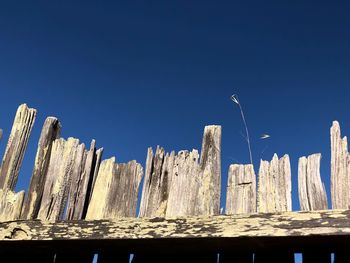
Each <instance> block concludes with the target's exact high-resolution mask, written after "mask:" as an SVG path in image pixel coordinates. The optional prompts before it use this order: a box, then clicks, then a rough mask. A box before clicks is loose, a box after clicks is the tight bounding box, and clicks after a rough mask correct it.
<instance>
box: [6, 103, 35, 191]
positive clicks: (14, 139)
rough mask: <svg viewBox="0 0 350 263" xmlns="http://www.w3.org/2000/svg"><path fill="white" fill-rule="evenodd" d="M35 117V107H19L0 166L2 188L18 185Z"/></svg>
mask: <svg viewBox="0 0 350 263" xmlns="http://www.w3.org/2000/svg"><path fill="white" fill-rule="evenodd" d="M35 117H36V110H35V109H31V108H28V107H27V105H26V104H22V105H20V106H19V107H18V109H17V112H16V116H15V120H14V122H13V126H12V130H11V133H10V137H9V139H8V142H7V145H6V150H5V154H4V157H3V159H2V163H1V167H0V189H10V190H14V188H15V186H16V183H17V179H18V174H19V170H20V168H21V165H22V161H23V157H24V153H25V151H26V148H27V144H28V140H29V135H30V133H31V131H32V128H33V125H34V121H35Z"/></svg>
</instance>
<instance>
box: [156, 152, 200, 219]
mask: <svg viewBox="0 0 350 263" xmlns="http://www.w3.org/2000/svg"><path fill="white" fill-rule="evenodd" d="M169 170H170V169H169ZM199 176H200V166H199V154H198V151H197V150H192V151H191V152H189V151H180V152H179V153H178V154H177V155H176V156H175V158H174V162H173V168H172V174H171V181H170V187H169V194H168V200H166V201H167V205H166V208H167V209H166V217H172V216H185V215H194V214H195V213H196V210H195V207H196V204H197V203H198V202H197V198H198V193H199ZM152 216H155V215H152Z"/></svg>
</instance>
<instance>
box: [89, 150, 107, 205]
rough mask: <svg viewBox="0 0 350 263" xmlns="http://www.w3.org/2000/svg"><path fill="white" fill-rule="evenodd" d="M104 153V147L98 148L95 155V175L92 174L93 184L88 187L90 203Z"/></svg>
mask: <svg viewBox="0 0 350 263" xmlns="http://www.w3.org/2000/svg"><path fill="white" fill-rule="evenodd" d="M102 155H103V148H100V149H97V151H96V154H95V156H94V161H93V162H94V173H93V176H92V182H91V184H90V183H89V186H88V187H90V189H88V192H89V200H88V203H90V200H91V196H92V190H93V189H94V186H95V182H96V178H97V174H98V171H99V169H100V164H101V160H102Z"/></svg>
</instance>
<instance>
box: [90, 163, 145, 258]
mask: <svg viewBox="0 0 350 263" xmlns="http://www.w3.org/2000/svg"><path fill="white" fill-rule="evenodd" d="M142 175H143V169H142V166H141V165H140V164H139V163H137V162H136V161H130V162H128V163H126V164H124V163H123V164H118V163H115V157H112V158H110V159H108V160H104V161H102V162H101V165H100V168H99V172H98V175H97V178H96V181H95V185H94V187H93V192H92V195H91V200H90V203H89V207H88V210H87V214H86V219H87V220H89V219H115V218H120V217H135V216H136V205H137V196H138V190H139V185H140V182H141V179H142ZM117 259H118V262H129V254H125V253H118V252H117V251H115V250H113V251H111V250H105V251H101V252H100V253H99V255H98V263H109V262H114V261H116V260H117Z"/></svg>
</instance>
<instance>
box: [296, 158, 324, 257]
mask: <svg viewBox="0 0 350 263" xmlns="http://www.w3.org/2000/svg"><path fill="white" fill-rule="evenodd" d="M320 164H321V154H313V155H310V156H308V157H307V158H306V157H304V156H303V157H301V158H299V165H298V190H299V203H300V208H301V210H302V211H312V210H326V209H328V204H327V194H326V190H325V187H324V184H323V183H322V181H321V176H320ZM312 262H319V263H330V262H331V254H330V253H327V252H326V253H324V252H322V251H320V252H319V253H307V252H306V253H303V263H312Z"/></svg>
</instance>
